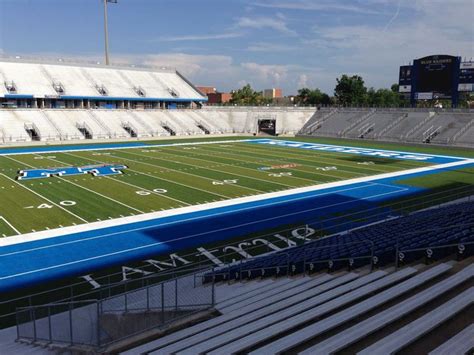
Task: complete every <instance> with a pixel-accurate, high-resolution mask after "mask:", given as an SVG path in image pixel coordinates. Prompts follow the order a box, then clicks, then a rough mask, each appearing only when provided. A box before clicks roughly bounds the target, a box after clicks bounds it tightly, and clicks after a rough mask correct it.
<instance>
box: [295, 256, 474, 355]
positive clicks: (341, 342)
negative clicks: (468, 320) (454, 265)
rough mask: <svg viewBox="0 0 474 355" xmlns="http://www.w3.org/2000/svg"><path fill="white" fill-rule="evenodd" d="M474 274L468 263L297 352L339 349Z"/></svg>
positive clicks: (331, 351)
mask: <svg viewBox="0 0 474 355" xmlns="http://www.w3.org/2000/svg"><path fill="white" fill-rule="evenodd" d="M472 275H474V265H472V264H471V265H470V266H468V267H466V268H464V269H463V270H461V271H460V272H458V273H456V274H454V275H453V276H451V277H449V278H447V279H445V280H443V281H441V282H439V283H437V284H435V285H433V286H431V287H429V288H427V289H426V290H424V291H421V292H419V293H417V294H415V295H414V296H412V297H410V298H408V299H406V300H405V301H403V302H400V303H397V304H396V305H394V306H392V307H390V308H388V309H386V310H384V311H382V312H380V313H377V314H376V315H374V316H373V317H370V318H368V319H366V320H364V321H362V322H359V323H357V324H355V325H354V326H353V327H351V328H348V329H346V330H344V331H341V332H338V333H337V334H335V335H334V336H332V337H330V338H328V339H326V340H324V341H322V342H320V343H318V344H316V345H314V346H313V347H310V348H308V349H306V350H305V351H303V352H302V353H301V354H321V355H322V354H329V353H333V352H336V351H340V350H342V349H344V348H346V347H348V346H349V345H351V344H353V343H355V342H356V341H359V340H360V339H362V338H364V337H366V336H368V335H369V334H371V333H374V332H376V331H378V330H379V329H381V328H383V327H386V326H387V325H389V324H390V323H393V322H395V321H396V320H398V319H400V318H402V317H404V316H406V315H408V314H409V313H410V312H413V311H415V310H416V309H418V308H419V307H421V306H423V305H425V304H427V303H428V302H430V301H432V300H433V299H435V298H437V297H439V296H440V295H442V294H443V293H446V292H448V291H449V290H452V289H453V288H455V287H456V286H458V285H460V284H462V283H463V282H465V281H466V280H468V279H470V278H471V277H472Z"/></svg>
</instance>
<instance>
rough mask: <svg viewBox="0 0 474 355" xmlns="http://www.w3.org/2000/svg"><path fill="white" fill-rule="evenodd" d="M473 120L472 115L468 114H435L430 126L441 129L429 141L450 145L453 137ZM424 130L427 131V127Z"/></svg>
mask: <svg viewBox="0 0 474 355" xmlns="http://www.w3.org/2000/svg"><path fill="white" fill-rule="evenodd" d="M473 119H474V117H473V115H469V114H457V115H453V114H449V113H439V114H437V115H436V117H435V118H434V119H433V122H432V124H431V126H432V127H435V129H436V128H438V127H441V129H440V130H439V132H438V133H437V135H436V136H435V137H434V138H433V139H432V140H431V141H432V142H433V143H439V144H448V143H450V142H451V139H452V138H453V137H454V135H455V134H456V133H457V132H459V130H461V129H462V128H463V127H464V126H466V125H467V124H468V123H469V122H470V121H471V120H473ZM431 126H430V127H431ZM426 129H429V127H426Z"/></svg>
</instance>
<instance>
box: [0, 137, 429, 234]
mask: <svg viewBox="0 0 474 355" xmlns="http://www.w3.org/2000/svg"><path fill="white" fill-rule="evenodd" d="M221 140H222V138H221ZM164 142H165V141H160V143H164ZM180 142H182V140H180ZM186 142H188V141H186ZM367 161H370V162H371V165H366V164H365V163H366V162H367ZM103 164H123V165H126V166H127V167H128V168H127V169H125V170H124V173H123V174H120V175H113V176H103V177H101V176H96V177H94V176H92V175H91V174H84V175H75V176H62V177H59V176H54V177H49V178H44V179H35V180H19V181H17V180H15V178H16V177H17V175H18V171H19V170H26V169H46V168H64V167H68V166H75V167H79V166H86V165H103ZM288 164H292V165H291V166H288ZM425 164H426V163H423V162H417V161H400V160H395V159H382V158H373V157H370V158H369V157H360V156H352V155H348V154H343V153H334V152H322V151H306V150H302V149H297V148H288V147H270V146H264V145H258V144H248V143H245V142H234V143H214V144H207V145H195V146H193V145H191V146H168V147H153V148H133V149H132V148H131V149H110V150H106V151H103V150H101V151H77V152H62V153H42V154H24V155H15V156H3V157H0V199H1V201H2V204H1V206H0V216H1V217H2V218H1V219H0V236H10V235H14V234H18V233H21V234H22V233H28V232H34V231H40V230H46V229H52V228H60V227H64V226H71V225H78V224H84V223H91V222H96V221H103V220H107V219H114V218H119V217H124V216H131V215H138V214H143V213H149V212H157V211H163V210H170V209H174V208H178V207H185V206H191V205H197V204H203V203H208V202H216V201H223V200H227V199H232V198H237V197H244V196H252V195H259V194H263V193H268V192H275V191H282V190H287V189H291V188H297V187H304V186H312V185H317V184H322V183H327V182H333V181H341V180H346V179H351V178H357V177H364V176H370V175H375V174H381V173H387V172H395V171H400V170H405V169H411V168H415V167H419V166H423V165H425ZM285 165H286V166H285ZM262 167H267V168H270V170H262V169H260V168H262Z"/></svg>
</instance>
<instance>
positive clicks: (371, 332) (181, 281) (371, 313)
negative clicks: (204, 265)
mask: <svg viewBox="0 0 474 355" xmlns="http://www.w3.org/2000/svg"><path fill="white" fill-rule="evenodd" d="M473 210H474V203H472V202H461V203H454V204H448V205H446V206H445V207H439V208H436V209H428V210H424V211H421V212H417V213H412V214H410V215H408V216H403V217H399V218H392V219H390V220H388V221H384V222H381V223H378V224H373V225H371V226H368V227H363V228H357V229H356V230H353V231H349V232H348V233H344V234H338V235H335V236H330V237H327V238H324V239H320V240H317V241H314V242H309V243H306V244H304V245H300V246H295V247H292V248H289V249H286V250H284V251H282V252H274V253H271V254H268V255H266V256H261V257H255V258H253V259H251V260H250V261H248V262H246V263H240V265H239V269H238V271H239V273H240V275H241V276H240V277H236V279H235V280H234V281H232V282H229V279H228V278H226V281H225V282H219V281H218V280H219V279H217V278H216V279H215V280H216V281H217V283H209V281H210V279H209V276H210V275H211V274H210V273H209V272H208V271H198V272H197V273H196V274H193V275H190V276H183V277H180V278H178V279H176V281H175V280H171V281H169V282H168V285H169V286H171V287H168V288H166V287H164V288H163V287H162V286H161V284H157V285H150V286H147V287H145V288H138V289H137V290H130V291H127V292H126V293H124V294H120V293H119V294H118V295H116V296H113V297H106V298H104V299H103V300H100V301H98V302H100V303H99V304H100V306H98V308H97V309H100V313H97V314H98V317H95V314H96V308H95V307H94V306H93V305H89V306H80V307H79V308H74V311H73V313H71V312H69V313H68V312H65V313H59V314H57V315H55V316H52V317H51V319H50V320H49V322H51V324H52V326H51V327H52V329H55V330H54V331H53V332H52V333H51V332H50V334H49V335H48V331H47V329H48V326H47V323H45V325H44V327H42V326H41V327H40V328H41V329H37V330H36V332H34V336H33V335H32V334H33V331H32V325H31V322H32V321H31V320H28V319H30V318H31V317H30V316H27V317H26V321H25V322H24V323H22V322H20V323H19V325H18V327H19V328H18V332H19V333H18V334H19V339H20V342H21V343H12V342H11V339H12V337H13V334H14V333H13V329H14V328H8V329H6V330H3V331H1V332H0V338H5V339H7V342H6V343H5V344H6V345H5V346H6V348H8V349H18V350H19V351H20V349H21V346H23V348H24V349H25V350H26V349H27V348H26V347H25V346H24V344H23V343H27V344H33V345H40V346H43V347H44V348H41V347H38V346H37V347H33V348H31V353H32V354H44V353H47V351H48V350H47V349H55V350H57V349H63V350H65V349H66V350H67V351H69V350H76V349H77V346H78V345H77V344H76V343H74V344H72V345H71V344H69V342H68V337H69V332H68V329H69V328H68V327H69V326H68V324H69V322H70V321H69V318H68V317H70V316H71V314H73V315H76V317H75V318H74V334H75V342H77V341H78V340H77V339H82V341H83V343H82V345H81V346H82V347H83V346H84V344H88V343H87V342H88V341H90V339H95V334H102V340H103V341H104V343H102V344H103V345H105V344H109V343H108V342H110V341H112V343H110V344H112V346H114V345H113V341H114V337H123V336H124V335H126V334H128V333H126V332H125V333H124V331H125V330H128V331H130V332H131V333H130V336H134V337H136V336H137V333H136V330H137V329H141V328H140V325H136V323H137V320H136V319H140V318H139V317H142V316H143V317H144V319H148V318H149V317H150V315H153V311H151V312H150V311H146V310H147V309H150V305H152V306H151V307H152V308H151V310H153V309H156V308H158V309H161V307H163V306H162V305H161V304H163V303H161V302H162V301H161V300H166V303H165V304H167V306H166V307H173V308H174V307H176V308H177V309H179V310H180V312H187V313H188V314H190V317H191V316H192V315H193V314H195V312H196V311H199V310H202V311H204V310H205V309H207V307H212V309H213V310H214V312H217V314H218V315H217V316H213V317H212V316H211V317H210V318H209V315H210V313H207V314H208V316H207V317H205V318H204V320H202V321H199V322H197V323H196V320H192V319H191V318H190V322H191V323H190V324H189V326H187V327H186V326H183V323H179V325H178V326H177V329H174V327H173V326H170V325H167V326H166V327H165V328H163V329H167V331H166V332H165V333H164V334H162V333H160V332H158V333H157V334H158V335H160V334H161V336H160V337H158V339H156V340H152V341H148V342H145V344H143V340H139V342H140V343H142V344H143V345H139V346H137V347H132V348H130V345H128V348H130V350H128V351H125V352H124V354H138V353H140V354H142V353H147V354H148V353H152V354H171V353H177V354H197V353H208V354H222V353H226V354H227V353H228V354H231V353H232V354H233V353H249V352H250V353H252V354H254V353H255V354H262V353H264V354H274V353H281V352H291V353H300V352H302V353H304V354H310V353H311V354H312V353H318V354H319V353H321V354H325V353H333V352H337V351H342V350H345V349H349V348H351V347H352V346H353V345H354V344H358V345H357V347H356V348H357V349H360V350H363V349H365V348H367V350H364V351H366V353H374V351H375V353H387V352H386V350H387V349H388V350H387V351H389V350H390V351H392V350H393V349H395V350H397V349H401V348H405V347H407V346H410V344H412V343H413V342H414V341H415V340H417V339H418V340H419V339H420V338H422V337H423V336H424V335H426V336H429V334H430V332H431V331H433V329H434V328H436V327H437V326H438V325H441V324H443V323H445V322H446V321H448V320H449V319H451V318H453V317H456V315H457V314H459V312H461V311H462V310H466V309H467V307H471V306H470V305H471V304H472V302H473V300H474V297H473V294H472V292H473V288H472V287H470V285H472V282H473V276H474V272H473V271H474V264H473V263H472V257H469V255H472V252H473V251H474V248H472V242H473V241H474V240H473V237H474V229H473V228H474V221H473V216H474V213H473ZM395 236H401V237H400V238H398V243H399V251H398V256H399V258H400V254H402V253H405V256H404V258H401V259H402V260H399V261H403V262H402V263H399V264H398V265H399V266H400V265H402V266H403V267H401V268H394V267H393V261H394V259H395V258H394V257H395V252H394V249H393V241H394V239H395ZM342 238H344V239H342ZM368 238H372V243H373V244H372V245H373V246H374V250H375V251H374V253H372V254H371V258H372V259H373V258H374V257H378V258H379V259H380V261H379V262H377V264H376V265H378V266H379V267H380V268H379V269H375V270H373V268H372V267H371V268H368V267H367V266H364V265H363V263H352V264H350V269H351V270H349V271H348V270H347V268H346V266H348V265H349V264H347V263H346V264H343V263H340V264H339V265H337V260H339V259H343V258H346V261H347V260H349V259H354V256H353V255H348V254H347V245H348V244H349V245H352V244H351V243H353V242H359V241H361V240H362V241H366V240H367V239H368ZM378 240H380V243H379V242H378ZM469 243H471V244H469ZM386 244H387V245H388V248H390V254H392V258H391V260H390V258H389V257H388V254H387V256H386V257H385V262H383V259H384V258H383V257H382V256H381V254H379V253H378V251H381V253H386V252H387V245H386ZM312 245H318V246H323V248H322V249H321V250H325V249H326V248H324V246H328V245H329V246H331V248H329V249H331V253H329V254H325V253H323V254H321V255H319V254H318V255H319V256H318V257H317V258H316V257H315V259H314V260H312V261H313V262H315V264H316V262H317V261H318V260H320V261H324V263H323V264H322V265H323V266H322V267H321V268H319V267H312V268H309V267H307V268H292V269H291V268H288V267H287V270H286V272H282V273H279V274H278V275H282V276H283V275H284V276H287V277H268V276H269V275H272V276H278V275H276V274H277V273H271V272H267V273H264V274H263V276H264V277H261V278H258V279H254V280H248V279H247V277H244V276H245V272H242V271H243V270H242V269H244V270H245V269H248V268H249V267H248V266H249V265H252V267H251V268H252V269H254V268H260V271H259V272H258V273H257V274H256V275H257V276H261V275H262V273H261V270H262V269H263V268H265V269H267V270H269V269H272V268H276V267H281V266H280V265H281V264H282V263H281V260H280V259H281V258H280V257H277V256H278V255H282V254H285V255H286V258H288V256H290V257H289V260H296V259H297V258H300V259H301V251H302V250H304V249H309V250H312V251H314V250H315V248H313V247H312ZM354 245H356V244H354ZM443 245H444V246H445V247H444V248H442V249H439V251H436V248H437V247H439V246H443ZM446 245H447V246H446ZM461 245H462V246H464V247H463V248H460V246H461ZM332 247H334V248H332ZM419 247H422V248H419ZM406 249H410V250H411V249H415V253H413V254H409V251H408V250H406ZM316 250H319V249H316ZM427 250H430V251H431V252H430V253H428V254H427V253H426V251H427ZM360 251H361V250H360V249H356V252H360ZM365 251H366V250H364V252H365ZM454 254H457V257H458V258H460V261H459V262H455V261H453V260H452V259H451V257H452V255H454ZM312 256H314V255H313V254H312ZM424 256H429V257H428V258H425V259H427V260H429V261H430V262H431V263H432V264H431V265H428V266H425V265H422V264H419V260H420V259H422V258H423V257H424ZM327 258H329V260H333V262H334V265H330V264H328V263H327ZM462 258H464V259H462ZM437 259H443V260H441V261H438V262H437V261H436V260H437ZM262 260H265V262H264V263H262V262H261V261H262ZM287 260H288V259H287ZM287 260H285V263H287V262H288V261H287ZM397 260H398V259H397ZM272 263H273V264H272ZM372 264H374V263H372ZM405 264H407V265H405ZM384 265H385V266H384ZM372 266H373V265H372ZM232 268H235V266H230V267H228V268H227V272H228V271H229V270H230V269H232ZM327 270H329V271H330V273H327ZM303 271H306V272H305V273H303ZM315 271H316V272H315ZM219 273H221V274H222V269H220V270H218V271H217V273H216V274H217V275H218V274H219ZM228 274H232V272H228ZM196 276H197V279H196ZM254 276H255V275H252V277H251V278H254ZM199 280H201V281H199ZM211 280H212V277H211ZM206 281H207V282H206ZM196 282H197V284H196ZM201 282H204V283H203V284H201ZM175 283H176V286H173V285H174V284H175ZM160 287H161V288H160ZM469 287H470V288H469ZM160 289H161V290H162V291H161V292H162V294H163V296H161V297H160V296H159V294H160V291H159V290H160ZM214 289H215V290H214ZM163 290H164V291H163ZM178 290H179V292H180V293H179V294H178V293H175V292H177V291H178ZM211 290H214V291H212V295H213V296H212V298H213V299H214V301H213V302H212V304H209V306H204V308H200V307H203V305H205V304H206V302H207V301H206V300H207V299H208V298H209V297H210V296H211ZM163 292H164V293H163ZM107 293H108V292H104V294H105V295H107ZM157 302H158V303H157ZM163 302H165V301H163ZM178 302H179V305H178ZM193 304H194V306H193ZM387 305H388V306H387ZM60 306H61V305H54V304H53V305H51V306H49V305H47V306H38V307H34V308H33V309H29V308H27V309H25V311H26V312H27V313H26V314H23V315H22V313H21V311H20V315H19V318H18V319H20V320H21V319H24V318H25V316H26V315H28V314H29V312H34V314H38V315H41V314H42V315H44V314H48V313H49V312H50V311H46V309H45V308H44V307H46V308H49V307H60ZM124 307H125V308H124ZM181 307H182V310H181ZM196 307H198V308H196ZM89 308H90V309H89ZM51 309H55V308H51ZM420 310H423V312H421V313H420ZM111 314H123V317H131V316H127V315H128V314H133V317H134V318H130V320H129V321H128V322H131V323H127V324H129V325H128V326H123V325H120V327H119V328H117V329H120V330H121V331H120V332H119V331H114V330H112V328H110V325H108V324H109V323H110V317H111ZM184 314H186V313H184ZM413 314H415V315H416V318H415V319H411V318H410V323H409V324H407V323H406V321H403V320H406V319H408V318H409V317H412V315H413ZM86 315H87V316H86ZM137 317H138V318H137ZM46 319H48V318H46ZM126 319H129V318H126ZM132 319H135V320H132ZM184 319H185V318H184ZM44 321H45V320H44V319H43V320H42V319H41V318H36V319H34V320H33V322H35V323H36V324H35V325H36V328H37V327H39V326H40V325H41V324H42V323H41V322H43V323H44ZM78 322H79V323H78ZM142 323H143V322H139V323H138V324H142ZM145 323H146V322H145ZM412 323H413V324H412ZM61 324H62V326H61ZM79 324H83V325H82V326H80V327H79ZM467 326H468V324H466V325H463V323H462V322H461V323H460V327H461V328H462V329H464V328H466V327H467ZM98 327H100V329H101V331H100V332H99V333H98V332H97V329H98ZM170 327H171V328H170ZM63 328H64V329H63ZM408 328H409V329H412V328H413V329H415V328H416V329H417V330H418V331H417V332H410V331H406V330H407V329H408ZM59 329H63V331H59ZM81 329H82V330H84V331H82V330H81ZM86 329H87V331H86ZM160 329H162V328H160V327H157V330H158V331H159V330H160ZM384 329H390V333H389V334H387V332H386V331H383V332H381V331H382V330H384ZM462 329H460V330H459V332H460V331H461V330H462ZM468 331H469V330H466V332H468ZM115 333H116V334H115ZM61 334H63V335H61ZM138 335H139V333H138ZM48 336H49V337H52V338H54V339H53V340H50V341H48V340H47V339H48ZM148 336H149V335H148ZM458 337H459V338H463V337H467V335H465V334H463V333H460V334H459V335H458ZM58 338H59V339H63V340H62V343H61V341H59V343H58ZM8 339H10V340H9V341H8ZM139 339H141V338H139ZM441 340H442V339H440V341H437V342H435V343H433V344H431V343H430V344H431V345H430V346H431V347H430V348H429V350H430V351H431V350H433V351H434V350H435V348H437V347H440V346H441V345H442V341H441ZM135 341H136V339H135ZM367 342H368V343H367ZM443 342H446V340H444V341H443ZM126 344H127V343H126ZM128 344H133V340H130V342H129V343H128ZM361 344H362V345H361ZM364 344H366V345H364ZM468 344H469V343H468ZM122 346H123V345H122ZM444 346H445V347H452V346H454V345H453V343H452V342H451V343H449V342H446V344H445V345H444ZM112 349H122V348H120V347H119V348H113V347H112ZM351 349H352V348H351ZM462 349H464V350H466V349H467V350H466V351H468V350H469V348H468V345H464V347H462ZM83 350H84V349H83ZM395 350H393V351H395ZM42 351H45V352H42ZM111 351H112V350H111ZM390 351H389V352H390Z"/></svg>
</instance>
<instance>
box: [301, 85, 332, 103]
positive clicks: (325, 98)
mask: <svg viewBox="0 0 474 355" xmlns="http://www.w3.org/2000/svg"><path fill="white" fill-rule="evenodd" d="M296 103H298V104H301V105H330V104H331V98H330V97H329V95H328V94H326V93H324V92H322V91H321V90H319V89H314V90H311V89H309V88H302V89H299V90H298V95H297V96H296Z"/></svg>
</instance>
